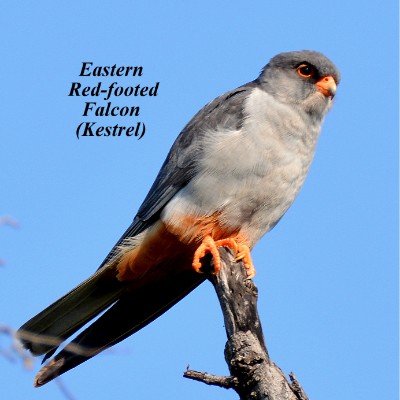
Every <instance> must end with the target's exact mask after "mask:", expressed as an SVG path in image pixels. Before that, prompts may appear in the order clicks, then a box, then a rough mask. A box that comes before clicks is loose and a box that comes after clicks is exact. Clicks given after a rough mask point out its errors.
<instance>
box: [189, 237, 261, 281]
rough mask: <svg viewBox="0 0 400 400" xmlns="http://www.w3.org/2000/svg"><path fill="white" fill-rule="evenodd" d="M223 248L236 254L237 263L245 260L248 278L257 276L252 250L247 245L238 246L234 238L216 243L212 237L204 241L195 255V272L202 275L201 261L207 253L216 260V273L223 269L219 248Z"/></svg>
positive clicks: (193, 264)
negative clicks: (251, 254)
mask: <svg viewBox="0 0 400 400" xmlns="http://www.w3.org/2000/svg"><path fill="white" fill-rule="evenodd" d="M223 246H226V247H229V248H230V249H232V250H233V251H234V252H235V255H236V261H238V260H243V263H244V267H245V268H246V271H247V276H248V277H249V278H252V277H253V276H254V275H255V274H256V271H255V269H254V266H253V263H252V261H251V256H250V249H249V247H248V246H246V245H245V244H241V245H238V244H237V243H236V241H235V239H232V238H227V239H221V240H217V241H214V239H213V238H212V237H211V236H206V237H205V238H204V239H203V242H202V243H201V245H200V246H199V247H198V248H197V250H196V251H195V253H194V257H193V263H192V266H193V268H194V269H195V271H196V272H198V273H202V271H201V267H202V264H201V262H200V259H201V258H203V257H204V256H205V255H206V254H207V253H211V255H212V257H213V259H214V273H215V274H217V273H218V272H219V270H220V269H221V258H220V255H219V252H218V249H217V247H223Z"/></svg>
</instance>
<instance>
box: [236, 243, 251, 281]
mask: <svg viewBox="0 0 400 400" xmlns="http://www.w3.org/2000/svg"><path fill="white" fill-rule="evenodd" d="M235 260H236V261H239V260H243V264H244V268H245V269H246V272H247V276H248V277H249V279H251V278H253V277H254V276H255V274H256V270H255V268H254V265H253V260H252V259H251V254H250V249H249V246H247V245H245V244H241V245H240V246H239V247H238V252H237V253H236V258H235Z"/></svg>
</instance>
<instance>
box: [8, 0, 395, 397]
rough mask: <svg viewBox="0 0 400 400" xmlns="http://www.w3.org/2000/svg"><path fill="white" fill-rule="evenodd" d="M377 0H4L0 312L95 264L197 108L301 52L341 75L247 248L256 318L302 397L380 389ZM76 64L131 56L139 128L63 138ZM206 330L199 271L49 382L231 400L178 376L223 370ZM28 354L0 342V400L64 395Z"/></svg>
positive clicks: (387, 299) (385, 22)
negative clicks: (307, 167) (312, 146)
mask: <svg viewBox="0 0 400 400" xmlns="http://www.w3.org/2000/svg"><path fill="white" fill-rule="evenodd" d="M378 3H379V2H368V3H366V2H365V1H357V0H356V1H348V0H342V1H336V2H333V3H323V2H320V1H308V2H302V1H288V2H269V1H253V2H243V1H218V2H216V1H211V0H203V1H192V2H187V1H175V2H167V1H113V2H111V1H109V2H106V1H105V2H99V1H85V2H81V1H80V2H78V1H69V2H50V1H37V2H33V1H20V2H17V1H2V3H1V5H0V27H1V28H0V30H1V31H0V33H1V59H2V61H1V63H0V73H1V93H2V105H1V111H0V112H1V142H0V146H1V147H0V148H1V151H0V190H1V193H0V215H11V216H13V217H14V218H16V219H17V220H18V222H19V224H20V228H19V229H13V228H11V227H7V226H1V227H0V243H1V247H0V257H1V258H2V259H3V260H5V262H6V264H5V265H4V266H3V267H2V268H1V270H0V280H1V281H0V282H1V302H0V323H4V324H8V325H10V326H12V327H15V328H16V327H18V326H19V325H20V324H22V323H23V322H25V320H27V319H28V318H30V317H31V316H33V315H34V314H36V313H37V312H38V311H40V310H41V309H42V308H44V307H45V306H47V305H48V304H49V303H50V302H52V301H54V300H55V299H57V298H58V297H59V296H61V295H63V294H64V293H65V292H66V291H67V290H69V289H71V288H72V287H73V286H75V285H76V284H77V283H78V282H80V281H81V280H83V279H84V278H86V277H87V276H88V275H89V274H90V273H91V272H92V271H94V270H95V269H96V268H97V266H98V264H99V262H101V261H102V259H103V257H104V256H105V255H106V253H107V252H108V250H109V249H110V248H111V247H112V245H113V243H114V242H115V240H116V239H118V238H119V236H120V234H121V233H122V232H123V231H124V229H125V228H126V227H127V226H128V225H129V223H130V221H131V219H132V218H133V216H134V214H135V212H136V210H137V208H138V206H139V205H140V203H141V201H142V200H143V198H144V196H145V195H146V193H147V191H148V189H149V188H150V185H151V183H152V182H153V179H154V178H155V176H156V173H157V172H158V169H159V167H160V166H161V163H162V161H163V160H164V158H165V156H166V154H167V151H168V149H169V147H170V146H171V144H172V143H173V141H174V139H175V137H176V136H177V134H178V133H179V131H180V130H181V128H182V127H183V126H184V124H185V123H186V122H187V121H188V120H189V119H190V118H191V117H192V116H193V115H194V113H195V112H196V111H197V110H198V109H200V108H201V107H202V106H203V105H204V104H205V103H207V102H208V101H210V100H212V99H213V98H214V97H216V96H217V95H219V94H221V93H223V92H224V91H226V90H229V89H232V88H234V87H237V86H239V85H240V84H242V83H245V82H247V81H249V80H252V79H254V78H255V77H257V75H258V73H259V71H260V69H261V68H262V67H263V66H264V65H265V64H266V63H267V61H268V60H269V58H271V57H272V56H274V55H275V54H277V53H279V52H282V51H288V50H300V49H314V50H319V51H322V52H324V53H325V54H326V55H327V56H329V57H330V58H331V59H332V60H333V61H334V62H335V63H336V64H337V65H338V67H339V68H340V70H341V72H342V76H343V81H342V83H341V85H340V87H339V90H338V94H337V97H336V104H335V106H334V108H333V110H332V112H331V113H330V114H329V115H328V117H327V119H326V121H325V125H324V127H323V133H322V136H321V139H320V142H319V146H318V150H317V155H316V158H315V161H314V163H313V165H312V168H311V171H310V174H309V177H308V179H307V181H306V184H305V187H304V188H303V191H302V192H301V194H300V196H299V197H298V199H297V200H296V202H295V204H294V205H293V207H292V208H291V209H290V210H289V212H288V213H287V215H286V216H285V217H284V219H283V220H282V221H281V222H280V223H279V225H278V226H277V227H276V228H275V230H274V231H273V232H271V233H270V234H268V235H267V236H266V237H265V238H263V240H262V241H261V242H260V243H259V244H258V245H257V247H256V248H255V250H254V261H255V265H256V267H257V270H258V274H257V276H256V278H255V282H256V284H257V286H258V287H259V291H260V298H259V311H260V315H261V319H262V323H263V328H264V333H265V336H266V341H267V344H268V348H269V351H270V354H271V357H272V359H273V360H274V361H275V362H276V363H277V364H278V365H279V366H280V367H281V368H282V369H283V370H284V371H285V372H286V373H288V372H290V371H294V373H295V374H296V375H297V377H298V378H299V381H300V382H301V384H302V385H303V387H304V388H305V390H306V392H307V393H308V395H309V397H310V399H314V400H316V399H324V400H334V399H335V400H337V399H341V400H354V399H376V398H380V399H388V400H389V399H394V398H395V396H396V393H397V376H398V366H397V357H398V342H397V327H398V324H397V322H398V316H397V283H398V279H397V276H398V272H397V264H398V252H397V246H398V230H397V223H398V209H397V200H398V174H397V171H398V169H397V156H398V124H397V122H398V119H397V113H398V57H397V53H398V50H397V49H398V47H397V38H398V30H397V16H398V10H397V2H394V1H386V2H385V3H384V4H383V3H381V4H378ZM82 61H93V62H94V63H95V64H98V65H113V64H117V65H142V66H143V67H144V75H143V76H142V77H141V78H140V79H138V80H135V79H132V83H133V82H134V83H135V84H138V83H141V84H145V83H148V84H153V83H154V82H156V81H159V82H160V88H159V95H158V96H157V97H156V98H141V99H134V98H132V99H125V100H123V101H121V104H123V103H127V104H132V105H139V106H140V107H141V118H140V120H142V121H144V122H145V123H146V127H147V133H146V135H145V136H144V138H143V139H141V140H140V141H137V140H136V139H134V138H126V137H121V138H81V139H80V140H79V141H78V140H77V139H76V137H75V133H74V132H75V128H76V126H77V124H78V123H80V122H81V121H82V120H83V119H82V117H81V114H82V112H83V105H84V104H83V103H84V100H83V99H82V98H71V97H68V96H67V94H68V92H69V89H70V85H71V82H72V81H76V80H78V79H79V78H78V74H79V72H80V68H81V62H82ZM113 80H114V79H112V80H111V81H113ZM82 81H83V80H82ZM97 81H98V79H97V78H94V79H93V80H92V81H91V82H90V80H89V78H87V81H86V82H87V84H90V83H91V84H94V83H97ZM118 82H119V83H121V84H125V85H128V83H129V80H128V79H127V78H120V79H118ZM97 120H98V121H99V122H101V121H102V120H101V119H100V118H99V119H97ZM104 121H109V122H112V123H117V122H119V123H121V124H124V123H126V124H127V123H128V122H129V119H125V118H121V119H120V120H118V119H116V118H114V119H111V120H106V119H104ZM224 343H225V332H224V328H223V321H222V315H221V311H220V309H219V306H218V304H217V300H216V296H215V294H214V293H213V290H212V288H211V285H210V284H208V283H205V284H204V285H202V287H200V288H199V289H198V290H196V291H195V292H194V293H192V294H191V295H190V296H189V297H187V298H186V299H185V300H184V301H182V302H181V303H180V304H178V305H177V306H176V307H174V308H173V309H172V310H171V311H169V312H168V313H167V314H166V315H164V316H163V317H162V318H160V319H159V320H157V321H156V322H155V323H153V324H151V325H150V326H149V327H147V328H146V329H144V330H143V331H141V332H140V333H138V334H137V335H135V336H134V337H131V338H129V339H128V340H126V341H125V342H123V343H122V344H121V345H119V346H117V347H116V348H114V349H112V350H111V351H109V352H107V353H104V354H103V355H100V356H98V357H96V358H95V359H93V360H91V361H89V362H87V363H85V364H84V365H82V366H80V367H79V368H77V369H75V370H73V371H71V372H69V373H68V374H66V375H64V376H63V378H62V379H63V382H64V384H65V385H66V386H67V387H68V389H69V390H70V391H71V392H72V393H73V395H74V397H75V399H77V400H78V399H79V400H83V399H90V398H96V399H99V400H101V399H111V398H112V399H122V398H127V399H128V398H131V399H141V398H146V399H160V398H162V399H187V398H190V399H204V398H207V399H210V400H212V399H235V398H237V395H236V394H235V393H234V392H232V391H231V392H229V391H224V390H222V389H219V388H213V387H207V386H206V385H203V384H200V383H197V382H192V381H189V380H185V379H183V378H182V373H183V371H184V370H185V368H186V366H187V365H188V364H190V367H191V368H193V369H197V370H200V371H208V372H210V373H215V374H221V375H225V374H228V370H227V366H226V364H225V362H224V358H223V348H224ZM8 345H9V342H8V340H7V338H5V337H0V346H1V348H2V349H5V348H6V347H7V346H8ZM38 368H39V361H37V362H36V364H35V366H34V371H25V370H24V369H23V367H22V365H21V364H20V363H14V364H12V363H10V362H8V361H7V360H6V358H4V357H0V376H1V382H2V383H1V396H2V398H4V399H17V400H18V399H24V400H28V399H29V400H30V399H41V400H42V399H51V400H57V399H64V398H65V397H64V396H63V395H62V393H61V392H60V391H59V389H58V387H57V385H56V384H54V383H51V384H49V385H46V386H45V387H43V388H41V389H33V388H32V380H33V376H34V372H35V371H37V370H38Z"/></svg>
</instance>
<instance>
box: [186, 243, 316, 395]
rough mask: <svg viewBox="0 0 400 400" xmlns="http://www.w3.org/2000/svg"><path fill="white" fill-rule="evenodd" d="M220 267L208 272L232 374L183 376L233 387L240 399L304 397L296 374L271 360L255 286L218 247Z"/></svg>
mask: <svg viewBox="0 0 400 400" xmlns="http://www.w3.org/2000/svg"><path fill="white" fill-rule="evenodd" d="M219 252H220V255H221V270H220V272H219V273H218V274H216V275H213V274H209V280H210V281H211V283H212V284H213V286H214V288H215V291H216V293H217V296H218V299H219V302H220V305H221V309H222V313H223V315H224V322H225V330H226V334H227V337H228V341H227V343H226V345H225V360H226V362H227V364H228V367H229V371H230V373H231V375H232V376H224V377H218V376H215V375H210V374H206V373H201V372H196V371H186V372H185V373H184V376H185V377H187V378H190V379H195V380H198V381H202V382H204V383H206V384H209V385H217V386H221V387H224V388H232V389H234V390H235V391H236V392H237V393H238V394H239V396H240V399H242V400H256V399H257V400H261V399H265V400H308V397H307V395H306V394H305V392H304V390H303V389H302V387H301V386H300V384H299V382H298V381H297V379H296V377H295V376H294V375H293V374H289V377H290V382H289V380H288V379H287V378H286V376H285V374H284V373H283V372H282V370H281V369H280V368H279V367H278V366H277V365H276V364H275V363H274V362H272V361H271V359H270V358H269V355H268V351H267V347H266V345H265V342H264V335H263V332H262V327H261V323H260V319H259V316H258V311H257V297H258V290H257V287H256V286H255V285H254V283H253V281H251V280H250V279H247V276H246V271H245V269H244V267H243V263H241V262H240V263H239V262H236V261H235V260H234V257H233V255H232V254H231V252H230V251H229V250H227V249H225V248H220V249H219Z"/></svg>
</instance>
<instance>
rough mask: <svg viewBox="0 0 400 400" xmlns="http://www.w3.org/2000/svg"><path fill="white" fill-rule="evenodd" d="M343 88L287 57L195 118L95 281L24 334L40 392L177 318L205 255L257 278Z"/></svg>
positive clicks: (306, 53) (296, 57) (325, 66)
mask: <svg viewBox="0 0 400 400" xmlns="http://www.w3.org/2000/svg"><path fill="white" fill-rule="evenodd" d="M340 79H341V78H340V72H339V70H338V68H337V67H336V66H335V65H334V64H333V62H332V61H330V59H328V58H327V57H326V56H324V55H323V54H322V53H320V52H316V51H311V50H302V51H291V52H284V53H280V54H278V55H276V56H275V57H273V58H271V59H270V61H269V62H268V63H267V64H266V65H265V67H264V68H262V70H261V73H260V74H259V76H258V77H257V78H256V79H255V80H253V81H251V82H249V83H247V84H244V85H242V86H240V87H238V88H237V89H234V90H231V91H228V92H226V93H224V94H222V95H221V96H219V97H217V98H216V99H214V100H213V101H211V102H209V103H208V104H207V105H205V106H204V107H203V108H202V109H201V110H200V111H199V112H198V113H197V114H195V116H194V117H193V118H192V119H191V120H190V121H189V122H188V123H187V125H186V126H185V127H184V128H183V130H182V131H181V133H180V134H179V135H178V137H177V139H176V140H175V142H174V144H173V145H172V147H171V149H170V151H169V153H168V155H167V157H166V159H165V161H164V163H163V164H162V167H161V169H160V171H159V173H158V175H157V177H156V179H155V181H154V183H153V185H152V186H151V188H150V191H149V193H148V194H147V196H146V197H145V199H144V201H143V203H142V205H141V206H140V207H139V209H138V212H137V214H136V216H135V217H134V219H133V222H132V223H131V224H130V226H129V227H128V229H127V230H126V231H125V232H124V234H123V235H122V236H121V238H120V239H119V240H118V241H117V243H116V244H115V246H114V247H113V248H112V249H111V251H110V252H109V253H108V255H107V256H106V258H105V259H104V261H103V262H102V263H101V265H100V267H99V268H98V269H97V271H96V272H95V273H94V274H93V275H91V276H90V277H89V278H87V279H86V280H85V281H83V282H82V283H81V284H79V285H78V286H77V287H75V288H74V289H72V290H71V291H70V292H68V293H67V294H66V295H64V296H63V297H61V298H60V299H59V300H57V301H55V302H54V303H53V304H51V305H50V306H48V307H47V308H46V309H44V310H43V311H42V312H40V313H39V314H37V315H36V316H34V317H33V318H32V319H30V320H29V321H28V322H26V323H25V324H24V325H22V326H21V328H20V329H19V330H18V332H17V337H18V338H19V340H20V341H21V342H22V345H23V346H24V348H25V349H27V350H29V351H30V352H31V353H32V354H33V355H34V356H39V355H44V359H43V362H45V361H48V362H47V364H45V365H44V366H43V367H42V369H41V370H40V371H39V373H38V374H37V376H36V378H35V381H34V385H35V386H42V385H44V384H46V383H48V382H50V381H51V380H52V379H54V378H56V377H57V376H59V375H61V374H63V373H64V372H66V371H68V370H70V369H72V368H74V367H76V366H78V365H79V364H81V363H83V362H85V361H87V360H88V359H90V358H92V357H93V356H95V355H97V354H99V353H100V352H101V351H103V350H105V349H107V348H109V347H110V346H113V345H115V344H117V343H119V342H120V341H122V340H124V339H125V338H127V337H128V336H130V335H132V334H134V333H135V332H137V331H138V330H140V329H142V328H143V327H144V326H146V325H147V324H149V323H151V322H152V321H153V320H155V319H156V318H157V317H159V316H160V315H161V314H163V313H164V312H165V311H167V310H168V309H170V308H171V307H172V306H173V305H174V304H176V303H177V302H178V301H180V300H181V299H182V298H183V297H185V296H186V295H187V294H189V293H190V292H191V291H192V290H194V289H195V288H196V287H197V286H198V285H200V284H201V283H202V282H203V281H204V280H205V278H206V275H205V274H204V273H202V272H204V271H203V269H202V265H203V264H202V261H204V259H203V258H204V257H205V256H206V255H208V254H211V257H212V258H213V261H214V263H213V264H214V270H213V273H218V271H219V268H220V259H219V253H218V248H219V247H221V246H227V247H228V248H230V249H231V250H232V252H233V253H234V254H235V258H236V260H242V261H243V264H244V267H245V268H246V273H247V276H248V278H249V279H251V278H252V277H253V276H254V274H255V268H254V265H253V262H252V259H251V250H252V249H253V247H254V245H255V244H256V243H257V242H258V241H259V240H260V239H261V237H262V236H264V234H266V233H267V232H268V231H270V230H271V229H272V228H273V227H274V226H275V225H276V224H277V223H278V222H279V220H280V219H281V218H282V217H283V215H284V214H285V213H286V211H287V210H288V208H289V207H290V206H291V204H292V203H293V201H294V199H295V198H296V196H297V194H298V192H299V190H300V189H301V187H302V185H303V183H304V180H305V178H306V176H307V173H308V170H309V168H310V165H311V163H312V160H313V158H314V153H315V149H316V145H317V141H318V138H319V135H320V131H321V126H322V123H323V121H324V118H325V116H326V114H327V112H328V111H329V109H330V108H331V106H332V104H333V99H334V96H335V93H336V89H337V86H338V85H339V83H340ZM104 311H105V312H104ZM102 312H104V313H103V314H102V315H100V317H99V314H101V313H102ZM96 317H98V318H97V319H95V318H96ZM92 320H94V322H92V323H91V324H90V325H89V326H88V327H86V329H84V330H83V331H82V332H80V333H79V334H78V335H77V336H76V337H75V338H74V339H73V340H72V341H71V342H70V343H68V344H67V345H66V346H65V347H64V348H63V349H62V350H61V351H60V352H59V353H58V354H56V355H55V356H54V354H55V353H56V351H57V349H58V347H59V346H60V345H61V344H62V343H63V342H65V341H66V340H67V339H68V338H69V337H70V336H72V335H73V334H75V333H76V332H77V331H78V330H80V329H81V328H82V327H83V326H84V325H85V324H87V323H88V322H90V321H92ZM53 356H54V357H53ZM51 357H53V358H51ZM50 358H51V359H50ZM49 359H50V361H49Z"/></svg>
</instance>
